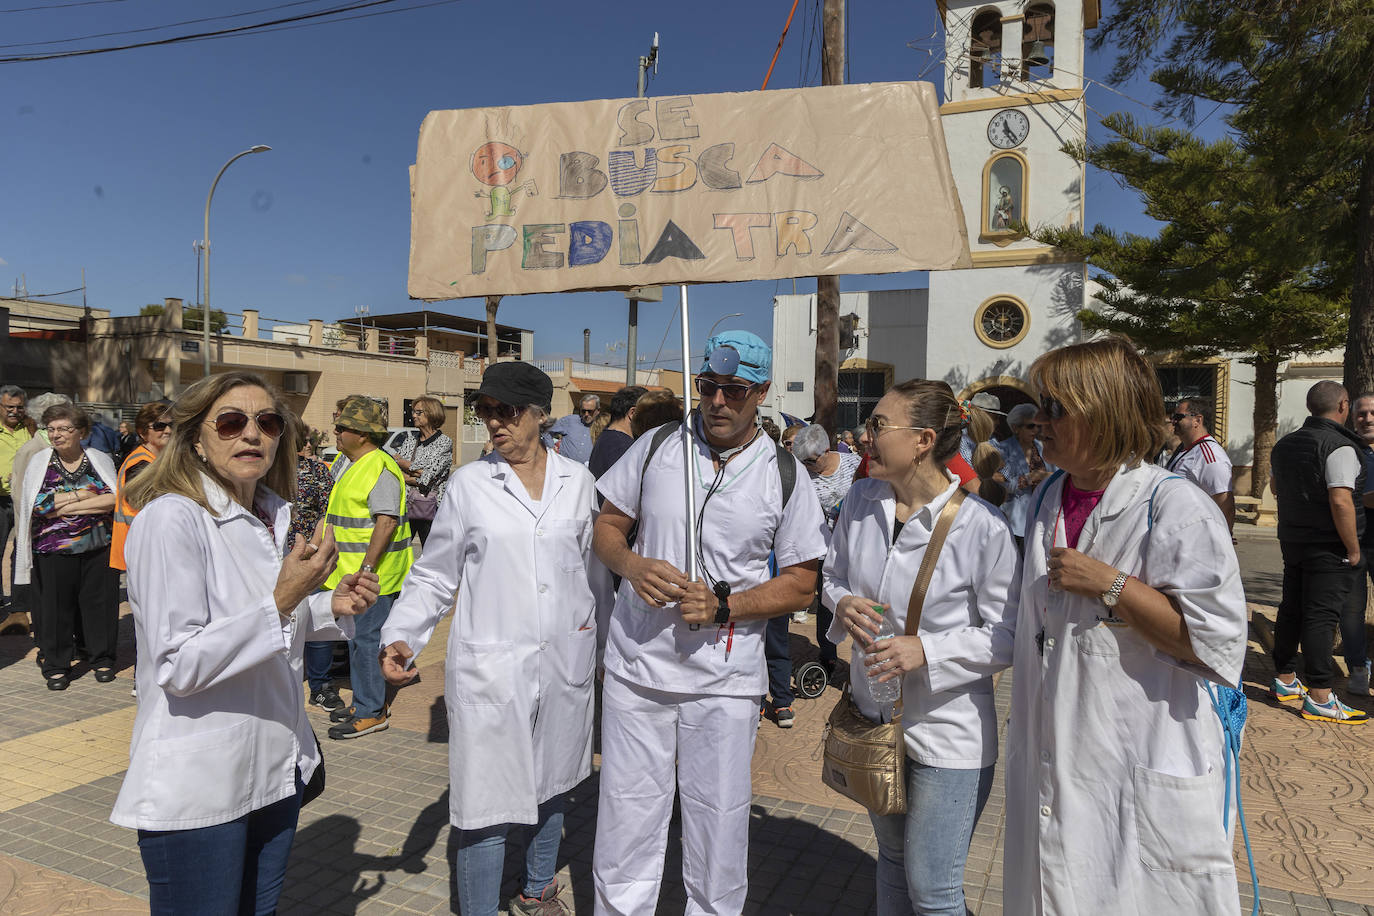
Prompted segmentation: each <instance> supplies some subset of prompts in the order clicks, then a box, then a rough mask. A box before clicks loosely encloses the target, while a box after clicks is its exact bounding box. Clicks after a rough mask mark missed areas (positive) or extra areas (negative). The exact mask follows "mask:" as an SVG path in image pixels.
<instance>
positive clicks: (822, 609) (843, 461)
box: [792, 423, 862, 677]
mask: <svg viewBox="0 0 1374 916" xmlns="http://www.w3.org/2000/svg"><path fill="white" fill-rule="evenodd" d="M792 454H793V455H796V456H797V460H798V461H800V462H801V463H802V466H803V467H805V468H806V470H807V473H809V474H810V475H811V485H812V486H813V487H814V488H815V490H816V496H817V498H819V499H820V501H821V512H822V513H823V514H824V515H825V523H826V526H827V528H828V529H834V527H835V519H836V518H838V517H839V514H840V503H841V502H843V501H844V497H845V494H846V493H848V492H849V487H850V485H852V484H853V483H854V472H855V471H857V470H858V469H859V462H860V461H861V460H862V459H861V458H860V457H859V456H858V455H856V454H853V453H845V452H837V451H834V450H832V449H831V448H830V434H829V433H827V432H826V431H825V427H824V426H821V425H820V424H819V423H812V424H810V425H809V426H803V427H802V428H801V429H799V430H798V431H797V433H796V435H794V436H793V437H792ZM814 607H815V609H816V642H817V644H818V645H819V647H820V650H821V653H820V661H821V664H822V665H823V666H824V667H825V670H826V671H827V672H828V673H829V674H830V676H831V677H834V675H835V669H836V668H838V667H839V659H838V656H837V655H836V654H835V644H834V643H833V642H831V641H830V638H829V637H828V636H827V635H826V633H827V632H828V631H829V629H830V621H831V612H830V608H829V607H828V606H827V602H826V600H825V596H824V594H823V593H821V592H820V580H819V576H818V577H817V600H816V603H815V605H814ZM793 619H794V620H797V621H798V622H800V621H802V620H805V614H804V613H802V614H801V615H800V616H796V615H794V617H793Z"/></svg>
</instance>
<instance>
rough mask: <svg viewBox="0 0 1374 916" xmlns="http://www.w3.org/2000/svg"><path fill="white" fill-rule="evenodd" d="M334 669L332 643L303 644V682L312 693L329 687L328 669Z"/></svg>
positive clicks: (312, 642) (311, 642)
mask: <svg viewBox="0 0 1374 916" xmlns="http://www.w3.org/2000/svg"><path fill="white" fill-rule="evenodd" d="M332 667H334V643H333V642H314V641H310V642H307V643H306V644H305V680H306V682H307V683H308V684H309V685H310V691H311V692H312V693H313V692H315V691H316V690H319V689H320V688H321V687H326V686H328V685H329V669H330V668H332Z"/></svg>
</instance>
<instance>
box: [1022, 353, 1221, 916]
mask: <svg viewBox="0 0 1374 916" xmlns="http://www.w3.org/2000/svg"><path fill="white" fill-rule="evenodd" d="M1030 378H1031V382H1032V384H1034V385H1035V386H1036V387H1037V388H1038V389H1039V390H1040V393H1041V397H1040V412H1039V414H1038V415H1037V416H1036V422H1037V423H1039V424H1040V438H1041V440H1042V441H1043V442H1044V445H1045V459H1046V460H1047V461H1052V462H1054V463H1055V464H1056V465H1058V466H1059V467H1060V468H1061V469H1062V473H1056V474H1055V475H1054V476H1052V477H1050V478H1049V479H1048V480H1047V481H1045V482H1044V483H1042V484H1041V485H1040V487H1039V490H1038V492H1037V493H1036V495H1035V502H1034V503H1033V504H1032V506H1031V511H1030V513H1029V519H1028V527H1027V530H1026V544H1025V552H1024V557H1023V560H1022V571H1021V580H1020V613H1019V623H1018V627H1017V632H1016V651H1015V663H1014V665H1015V666H1014V672H1015V676H1014V678H1013V679H1012V703H1011V718H1010V720H1009V724H1008V726H1007V764H1006V776H1007V825H1006V830H1007V833H1006V853H1005V863H1006V864H1005V867H1004V868H1005V879H1004V885H1005V889H1004V891H1003V893H1004V895H1005V898H1006V899H1007V900H1017V901H1021V903H1020V904H1019V905H1018V906H1019V910H1018V911H1019V912H1026V913H1033V914H1041V913H1068V912H1073V913H1116V914H1122V916H1133V914H1146V913H1209V914H1211V913H1237V912H1238V911H1239V904H1238V901H1237V896H1236V876H1235V870H1234V866H1233V862H1232V857H1231V840H1230V833H1229V831H1230V826H1231V825H1230V824H1229V823H1226V822H1225V820H1224V818H1225V815H1224V814H1223V812H1224V811H1226V810H1227V808H1226V806H1225V804H1224V797H1225V793H1226V790H1227V784H1226V780H1225V777H1224V774H1225V772H1226V771H1227V767H1226V762H1225V761H1226V750H1225V745H1224V736H1223V732H1222V726H1221V722H1220V720H1219V717H1218V715H1217V713H1215V712H1214V711H1213V706H1212V703H1213V699H1212V696H1211V694H1212V688H1213V686H1214V685H1228V686H1232V687H1234V686H1236V685H1237V684H1238V683H1239V680H1240V674H1241V666H1242V664H1243V663H1244V661H1245V645H1246V637H1247V627H1246V612H1245V596H1244V594H1243V592H1242V590H1241V582H1240V570H1239V567H1238V565H1237V562H1236V555H1235V551H1234V550H1233V549H1232V547H1231V536H1230V533H1229V532H1228V530H1227V527H1226V519H1225V518H1224V517H1223V516H1222V514H1221V510H1220V509H1219V508H1218V507H1217V505H1216V503H1214V502H1213V501H1212V500H1211V499H1210V498H1209V497H1208V496H1207V494H1205V493H1203V492H1202V491H1201V490H1200V489H1198V488H1197V487H1196V486H1194V485H1193V484H1192V483H1190V482H1189V481H1187V480H1183V479H1181V478H1177V477H1171V475H1170V474H1169V473H1168V472H1167V471H1165V470H1164V469H1162V468H1160V467H1158V466H1156V465H1154V464H1151V463H1149V459H1150V458H1151V457H1152V456H1153V455H1154V454H1156V452H1158V450H1159V446H1160V441H1161V435H1162V430H1161V423H1160V421H1161V419H1162V417H1161V409H1162V405H1163V397H1162V396H1161V394H1160V388H1159V381H1158V378H1157V377H1156V375H1155V370H1154V367H1152V366H1151V365H1150V364H1149V363H1147V362H1146V361H1145V360H1144V359H1143V358H1142V357H1141V356H1140V355H1139V354H1138V353H1137V352H1136V351H1135V349H1134V347H1132V346H1131V344H1130V343H1129V342H1127V341H1126V340H1124V339H1122V338H1115V337H1111V338H1105V339H1102V340H1095V341H1092V342H1089V343H1081V344H1074V345H1072V346H1068V347H1063V348H1060V349H1058V350H1053V351H1051V352H1049V353H1047V354H1045V355H1044V356H1042V357H1040V358H1039V359H1038V360H1036V361H1035V363H1033V364H1032V365H1031V368H1030ZM1209 682H1210V683H1209Z"/></svg>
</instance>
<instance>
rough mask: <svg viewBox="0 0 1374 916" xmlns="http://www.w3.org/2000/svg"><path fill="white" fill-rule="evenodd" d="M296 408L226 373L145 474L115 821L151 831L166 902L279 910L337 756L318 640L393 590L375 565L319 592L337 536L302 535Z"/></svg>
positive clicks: (193, 400) (188, 408) (184, 399)
mask: <svg viewBox="0 0 1374 916" xmlns="http://www.w3.org/2000/svg"><path fill="white" fill-rule="evenodd" d="M286 416H287V412H286V408H285V407H284V406H283V404H282V402H281V398H280V397H279V396H278V395H277V394H276V393H275V392H273V391H272V390H271V389H269V388H268V387H267V384H266V383H265V382H264V381H263V380H262V379H261V378H260V377H259V376H257V375H254V374H251V373H247V372H231V373H226V374H223V375H212V376H210V377H209V378H206V379H203V380H201V381H199V382H197V383H196V384H194V385H192V386H191V387H190V388H188V389H187V390H186V392H185V393H184V394H183V395H182V396H181V397H180V398H179V399H178V400H177V402H176V404H175V405H173V407H172V419H173V423H174V425H173V427H172V438H171V441H170V442H169V443H168V444H167V446H166V448H165V449H164V450H163V453H162V454H161V455H160V456H159V457H158V460H157V461H155V462H154V463H153V464H152V466H151V467H150V468H149V469H148V470H147V471H145V472H144V473H143V474H141V475H139V477H138V479H137V480H135V481H133V482H132V483H131V484H129V488H128V499H129V502H130V504H131V505H132V506H133V507H134V508H135V509H137V510H139V511H138V516H137V517H136V518H135V519H134V523H133V525H132V526H130V529H129V539H128V541H127V543H126V544H125V549H124V557H125V560H126V561H127V562H128V566H129V602H130V604H132V605H133V612H134V620H135V621H136V623H137V626H136V628H135V632H136V634H137V640H138V674H137V678H138V696H139V706H138V714H137V716H136V717H135V719H134V731H133V743H132V746H131V748H130V751H129V757H130V761H129V770H128V772H127V773H126V774H125V775H124V784H123V786H122V787H121V788H120V790H119V798H118V799H117V800H116V801H115V807H114V813H113V814H111V816H110V820H112V821H113V822H114V823H116V824H119V825H120V826H123V827H133V828H136V829H137V830H138V847H139V851H140V852H141V853H142V855H143V865H144V868H145V870H146V872H147V875H148V887H149V903H150V905H151V911H152V913H153V914H154V916H162V914H182V913H188V914H189V913H196V914H202V913H214V914H226V916H228V914H234V913H259V914H265V913H271V912H273V911H274V910H275V908H276V905H277V899H278V897H279V896H280V894H281V887H282V880H283V878H284V877H285V875H286V861H287V856H288V855H289V853H290V851H291V841H292V839H293V837H294V836H295V831H296V819H297V815H298V812H299V810H300V804H301V792H302V789H303V787H304V786H305V784H307V783H309V782H310V780H311V779H312V777H314V776H315V771H316V768H317V767H318V766H319V765H320V752H319V745H318V743H317V742H316V741H315V736H314V734H313V733H312V731H311V728H310V723H309V721H307V719H306V717H305V702H304V697H303V696H302V693H301V649H302V647H303V646H304V644H305V640H306V638H307V636H310V635H316V636H318V637H328V636H333V637H336V638H342V637H344V636H345V635H347V634H346V633H345V632H344V631H343V630H342V629H341V627H340V626H339V625H338V622H337V621H336V615H344V616H351V615H354V614H357V613H360V612H361V611H363V610H365V609H366V608H367V607H368V606H369V605H371V604H372V602H374V601H375V600H376V598H377V591H376V590H377V582H376V577H375V575H371V574H359V575H355V576H346V577H344V580H343V581H342V582H341V583H340V584H339V586H338V587H337V588H336V589H335V590H334V591H333V592H322V591H317V589H318V588H319V586H320V584H321V583H322V582H324V580H325V579H326V578H327V577H328V576H329V574H330V572H331V571H332V570H333V568H334V561H335V559H336V558H337V556H338V551H337V550H336V549H335V547H334V541H333V538H332V536H331V535H329V534H326V535H325V536H324V540H323V541H322V542H320V543H314V542H312V543H308V544H307V543H306V542H305V540H304V539H302V538H299V537H298V538H297V539H296V540H295V542H294V543H293V544H288V543H287V540H286V535H287V528H288V527H289V525H290V522H291V503H290V502H289V500H290V499H291V497H293V496H294V495H295V489H296V455H295V451H296V450H295V447H294V442H292V441H291V440H292V439H293V438H294V437H293V436H292V435H291V433H290V432H288V431H287V430H288V427H287V425H286V420H285V418H286ZM283 434H285V439H286V441H285V442H283V441H282V439H283ZM307 599H308V600H307ZM348 629H349V630H351V629H352V628H351V627H348Z"/></svg>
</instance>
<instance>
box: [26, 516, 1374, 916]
mask: <svg viewBox="0 0 1374 916" xmlns="http://www.w3.org/2000/svg"><path fill="white" fill-rule="evenodd" d="M1277 554H1278V551H1277V545H1276V544H1275V543H1274V542H1273V540H1272V536H1266V535H1265V534H1264V533H1263V532H1245V531H1243V532H1242V544H1241V556H1242V563H1243V565H1244V566H1245V568H1246V581H1247V588H1249V589H1250V591H1251V595H1252V597H1259V598H1260V599H1261V600H1265V601H1271V602H1272V601H1273V600H1275V599H1276V596H1275V595H1274V589H1273V584H1274V580H1275V574H1276V573H1277V570H1278V558H1277ZM1259 610H1261V611H1262V612H1263V611H1265V610H1269V612H1270V613H1272V610H1271V609H1266V608H1264V607H1259ZM124 631H125V644H124V650H125V651H124V653H123V655H124V657H122V659H121V662H122V663H123V664H127V655H128V649H129V648H130V647H129V646H128V622H127V619H126V620H125V621H124ZM445 637H446V633H445V634H439V636H438V637H436V640H435V642H436V645H435V646H434V647H433V648H432V650H431V651H430V652H429V653H427V655H428V656H430V657H428V658H426V659H425V661H426V662H427V664H426V665H424V666H423V667H422V681H421V682H420V683H419V684H417V685H415V686H413V687H409V688H407V689H406V690H405V691H403V692H402V693H401V695H400V697H399V699H398V701H397V706H396V714H395V716H394V717H393V720H392V727H391V728H390V729H389V730H388V731H386V732H384V733H380V734H377V735H374V736H369V737H367V738H363V739H360V740H357V741H351V742H326V746H325V753H326V755H327V757H328V761H329V764H328V765H329V788H328V790H327V791H326V793H325V795H324V796H323V797H322V798H321V799H320V800H318V801H317V802H315V803H314V804H313V805H311V806H310V808H308V809H307V810H306V811H305V812H303V814H302V817H301V824H300V830H299V832H298V834H297V837H296V844H295V848H294V850H293V853H292V860H291V867H290V872H289V874H288V876H287V884H286V891H285V894H284V896H283V900H282V908H281V912H282V913H284V914H316V913H339V914H351V913H362V914H374V913H375V914H390V913H450V912H456V911H457V905H456V895H455V894H454V893H453V889H452V886H451V879H450V876H451V874H452V856H453V849H454V847H453V839H452V836H451V832H450V829H449V827H448V822H447V802H448V800H447V793H446V789H445V783H446V780H447V753H448V748H447V744H446V734H445V728H444V715H443V705H442V704H443V700H442V696H441V694H442V685H443V665H442V656H441V654H440V652H439V651H437V650H440V649H441V647H442V643H443V641H444V638H445ZM812 640H814V627H813V625H810V624H808V625H802V626H798V625H795V624H794V625H793V645H794V647H795V648H796V650H797V654H798V658H800V657H803V655H804V653H810V652H814V651H815V650H814V646H813V645H812ZM1251 649H1252V652H1251V655H1250V658H1249V662H1248V665H1247V670H1246V692H1247V694H1248V695H1249V696H1250V698H1251V701H1252V702H1251V722H1250V726H1249V730H1248V733H1247V744H1246V750H1245V754H1244V760H1243V774H1244V775H1243V781H1242V789H1243V793H1244V800H1245V804H1246V811H1247V814H1248V817H1249V824H1250V828H1251V837H1252V841H1253V843H1252V845H1253V847H1254V851H1255V857H1256V864H1257V866H1258V868H1259V872H1260V878H1261V884H1262V885H1263V886H1262V888H1261V890H1260V899H1261V904H1262V911H1263V912H1265V913H1268V914H1272V916H1286V914H1301V916H1310V914H1318V913H1320V914H1356V913H1365V914H1374V869H1371V865H1374V842H1371V841H1374V813H1371V808H1370V807H1369V804H1368V798H1367V796H1368V794H1369V791H1370V786H1371V785H1374V757H1372V756H1371V753H1370V752H1371V750H1372V749H1374V748H1372V747H1371V745H1374V730H1371V729H1367V728H1355V729H1337V728H1330V727H1322V726H1320V725H1318V724H1316V723H1310V722H1306V721H1305V720H1303V719H1302V718H1301V717H1299V716H1298V715H1296V714H1295V713H1294V712H1293V710H1291V709H1288V708H1282V707H1280V706H1279V704H1276V703H1272V702H1270V701H1268V700H1267V699H1265V697H1264V694H1263V690H1264V686H1265V685H1267V683H1268V679H1269V677H1270V676H1271V675H1272V666H1270V664H1269V662H1268V659H1267V656H1265V655H1263V652H1262V649H1261V647H1260V645H1259V644H1258V643H1252V646H1251ZM32 659H33V654H32V651H31V650H30V646H29V644H28V643H27V640H23V639H20V638H19V637H0V708H4V709H7V710H12V711H13V710H22V711H23V714H22V715H14V714H11V715H10V716H7V717H5V718H4V719H3V720H0V773H3V774H4V775H3V776H0V914H16V916H18V914H23V916H29V914H58V913H61V914H64V916H65V914H72V916H79V914H86V913H90V914H96V913H99V914H119V916H122V914H124V913H140V912H147V903H146V897H147V885H146V883H145V882H144V878H143V872H142V867H141V863H140V861H139V858H138V852H137V847H136V845H135V842H134V836H133V834H132V833H131V832H130V831H127V830H124V829H122V828H118V827H115V826H113V825H111V824H110V823H109V822H108V820H107V819H106V818H107V817H108V814H109V810H110V807H111V805H112V803H113V800H114V796H115V793H116V792H117V791H118V787H119V783H120V780H121V778H122V774H123V768H124V766H125V765H126V763H127V743H128V734H129V728H130V724H131V723H132V717H133V709H134V706H133V704H134V701H133V700H132V699H131V698H130V697H129V692H128V687H129V684H130V681H129V679H128V678H129V675H130V674H131V672H130V671H129V670H127V669H126V670H123V671H121V676H120V678H119V680H117V681H116V682H115V683H113V684H108V685H104V684H96V683H95V682H94V679H93V678H92V677H90V676H89V674H85V675H84V676H79V677H77V678H76V680H75V682H74V683H73V685H72V687H71V689H70V690H68V691H66V692H64V693H50V692H49V691H47V690H45V689H43V685H42V681H41V678H40V677H39V676H38V672H37V670H36V668H35V666H34V665H33V660H32ZM1009 690H1010V679H1009V678H1006V679H1004V680H1003V682H1002V683H1001V685H1000V687H999V691H998V697H999V704H1000V705H1001V706H1002V708H1003V710H1004V711H1005V704H1006V702H1007V698H1008V697H1009ZM837 695H838V694H837V691H835V690H829V691H827V692H826V694H825V695H824V696H823V697H821V698H819V699H817V700H812V701H807V700H799V701H798V703H797V725H796V727H795V728H793V729H791V730H788V731H783V730H780V729H778V728H777V727H776V726H775V725H774V724H773V723H772V722H770V721H765V722H763V723H762V724H761V726H760V732H759V741H758V747H757V750H756V753H755V758H754V787H755V792H756V795H755V800H754V801H755V804H754V808H753V822H752V827H751V846H750V876H751V883H750V896H749V904H748V906H747V908H746V912H748V913H758V914H783V913H790V914H828V913H835V914H854V913H865V912H871V911H872V907H873V867H874V854H875V846H874V841H873V834H872V829H871V828H870V826H869V823H868V819H867V816H866V815H865V814H864V813H863V812H862V811H860V810H858V809H857V807H856V806H854V805H852V804H850V803H849V802H847V801H845V800H844V799H842V798H839V797H838V796H836V795H834V794H833V793H831V792H829V791H828V790H827V789H825V788H824V787H823V786H821V785H820V783H819V780H818V778H817V777H816V773H817V771H818V769H819V747H820V734H821V727H822V725H823V723H824V719H825V716H826V713H827V712H828V710H829V706H830V704H832V703H833V702H834V700H835V698H836V697H837ZM1359 705H1361V706H1362V707H1364V708H1368V706H1369V704H1368V701H1367V700H1366V701H1361V703H1360V704H1359ZM312 719H313V721H314V723H315V727H316V731H317V732H323V730H324V729H325V728H326V727H327V725H326V722H325V717H324V716H323V715H320V714H318V713H315V712H312ZM1299 752H1300V753H1299ZM596 788H597V782H596V777H595V775H593V777H592V778H591V779H589V780H588V781H587V782H586V783H584V784H583V785H582V786H579V787H578V788H577V789H576V790H575V791H574V793H573V799H572V803H571V805H570V808H569V813H568V817H567V822H566V835H565V839H564V842H563V845H562V849H561V853H560V863H559V864H560V879H561V880H562V881H564V882H565V883H566V884H567V885H568V888H569V890H568V892H567V894H566V895H565V899H566V900H567V902H568V903H569V904H570V905H571V906H573V907H574V908H575V910H576V911H577V912H579V913H584V914H585V913H590V912H591V874H590V869H591V851H592V841H593V836H594V832H595V814H596ZM1002 815H1003V795H1002V789H1001V779H1000V777H999V779H998V781H997V785H996V786H995V787H994V790H993V796H992V799H991V800H990V802H989V804H988V807H987V810H986V811H985V812H984V814H983V817H982V820H981V821H980V822H979V825H978V827H977V830H976V832H975V835H974V839H973V845H972V849H971V850H970V854H969V863H968V869H967V871H966V875H965V887H966V891H967V893H968V903H969V907H970V909H971V910H972V912H974V913H977V914H1000V913H1002V912H1003V901H1002V895H1001V883H1002V876H1001V865H1002V863H1001V843H1002V837H1001V828H1002ZM1238 853H1239V854H1240V856H1241V858H1240V859H1239V860H1238V861H1240V862H1241V863H1243V862H1244V859H1243V855H1244V853H1243V849H1242V848H1241V847H1239V846H1238ZM517 858H518V857H517V856H514V855H513V856H511V857H510V858H509V865H510V869H511V872H510V873H509V874H508V876H507V887H506V891H507V892H510V891H512V890H513V889H514V869H515V867H516V865H517ZM680 873H681V864H680V859H679V846H678V843H677V825H676V823H675V824H674V827H673V831H672V837H671V840H670V846H669V861H668V862H667V864H666V867H665V871H664V874H665V880H664V889H663V895H662V899H661V900H660V906H659V912H661V913H665V914H671V913H680V912H682V910H683V906H684V900H683V896H682V889H681V880H680V877H679V876H680ZM1242 886H1243V888H1244V890H1243V892H1242V893H1241V898H1242V901H1243V903H1244V904H1245V910H1246V912H1248V911H1249V901H1250V895H1249V883H1248V879H1246V880H1243V881H1242ZM1009 911H1011V910H1009Z"/></svg>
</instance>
